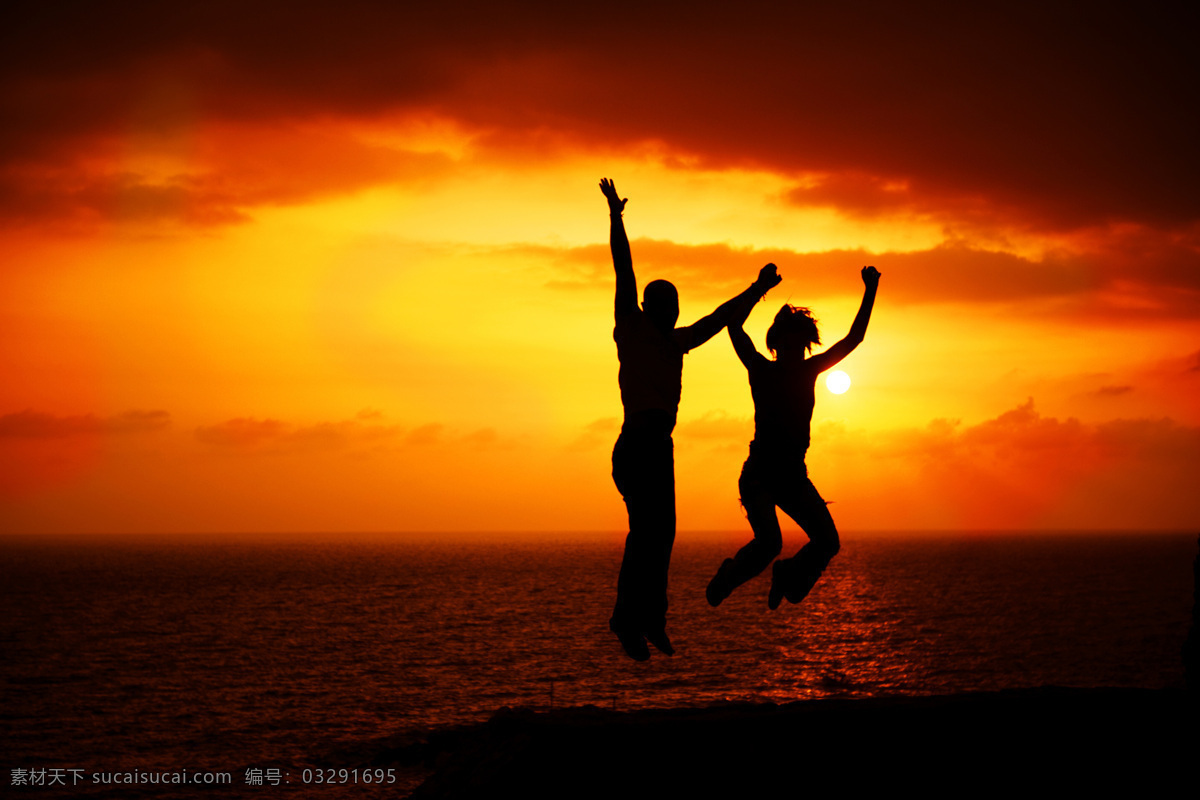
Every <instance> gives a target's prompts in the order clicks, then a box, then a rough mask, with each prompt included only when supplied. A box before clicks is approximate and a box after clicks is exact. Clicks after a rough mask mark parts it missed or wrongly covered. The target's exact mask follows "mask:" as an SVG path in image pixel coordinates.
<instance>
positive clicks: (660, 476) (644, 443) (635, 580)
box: [609, 432, 675, 660]
mask: <svg viewBox="0 0 1200 800" xmlns="http://www.w3.org/2000/svg"><path fill="white" fill-rule="evenodd" d="M613 481H614V482H615V483H616V484H617V489H618V490H619V491H620V492H621V495H622V496H623V497H624V498H625V507H626V509H627V510H628V512H629V535H628V536H626V537H625V555H624V558H623V559H622V561H621V573H620V575H619V576H618V578H617V604H616V607H615V608H614V609H613V616H612V619H611V620H610V623H609V624H610V627H611V628H612V630H613V632H614V633H616V634H617V638H619V639H620V640H621V645H622V646H623V647H624V648H625V651H626V652H627V653H629V655H630V656H631V657H633V658H635V659H638V660H644V659H645V658H649V651H647V650H646V645H645V642H644V641H643V638H649V639H650V641H651V643H653V644H654V645H655V646H656V647H658V648H659V649H660V650H662V651H663V652H666V653H667V654H668V655H669V654H670V653H672V652H674V651H673V650H672V649H671V645H670V642H669V641H668V640H667V638H666V633H665V627H666V619H667V573H668V570H669V569H670V565H671V549H672V547H673V546H674V544H675V455H674V445H673V443H672V441H671V437H670V435H669V434H666V435H662V434H644V433H638V434H630V433H626V432H622V434H621V436H620V438H618V439H617V444H616V447H615V448H613Z"/></svg>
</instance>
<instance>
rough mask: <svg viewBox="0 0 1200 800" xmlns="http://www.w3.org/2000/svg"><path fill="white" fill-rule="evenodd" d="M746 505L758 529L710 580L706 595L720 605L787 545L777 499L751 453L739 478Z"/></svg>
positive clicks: (753, 525) (716, 604)
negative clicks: (780, 525) (780, 528)
mask: <svg viewBox="0 0 1200 800" xmlns="http://www.w3.org/2000/svg"><path fill="white" fill-rule="evenodd" d="M738 489H739V490H740V491H741V495H742V507H743V508H744V509H746V519H747V520H749V522H750V528H751V530H753V531H754V539H753V540H751V542H750V543H749V544H747V545H746V546H745V547H743V548H742V549H741V550H738V552H737V555H735V556H734V557H733V558H727V559H725V561H724V563H722V564H721V567H720V569H718V570H717V574H716V575H715V576H713V579H712V580H711V581H710V582H709V584H708V590H707V591H706V592H705V596H706V597H707V598H708V602H709V605H713V606H718V605H720V604H721V601H723V600H724V599H725V598H726V597H729V595H730V594H731V593H732V592H733V590H734V589H736V588H737V587H739V586H741V585H742V584H743V583H745V582H746V581H748V580H750V579H751V578H753V577H754V576H755V575H758V574H759V573H760V572H762V571H763V570H764V569H766V568H767V565H768V564H770V563H771V562H772V561H773V560H774V559H775V557H776V556H777V555H779V552H780V550H781V549H782V548H783V535H782V533H781V532H780V530H779V518H778V517H777V516H776V515H775V499H774V497H773V495H772V494H771V491H770V490H769V489H768V488H767V485H766V482H765V481H764V480H763V477H762V470H761V468H760V465H759V463H758V461H757V460H756V459H755V458H754V456H753V455H751V456H750V457H749V458H747V459H746V463H745V464H743V465H742V475H741V477H740V478H739V479H738Z"/></svg>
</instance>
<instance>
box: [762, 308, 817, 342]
mask: <svg viewBox="0 0 1200 800" xmlns="http://www.w3.org/2000/svg"><path fill="white" fill-rule="evenodd" d="M820 343H821V333H820V331H818V330H817V321H816V320H815V319H813V315H812V312H811V311H809V310H808V309H807V308H802V307H800V306H791V305H785V306H784V307H783V308H781V309H779V313H778V314H776V315H775V321H774V322H772V323H771V327H770V328H768V329H767V349H768V350H770V351H771V352H772V353H779V352H780V351H783V350H788V351H792V352H800V351H809V352H811V351H812V346H813V345H814V344H820Z"/></svg>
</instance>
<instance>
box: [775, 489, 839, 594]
mask: <svg viewBox="0 0 1200 800" xmlns="http://www.w3.org/2000/svg"><path fill="white" fill-rule="evenodd" d="M779 507H780V508H782V509H783V510H784V512H785V513H786V514H787V515H788V516H789V517H791V518H792V519H794V520H795V521H796V524H797V525H799V526H800V527H801V528H803V529H804V532H805V533H806V534H808V539H809V541H808V544H806V545H804V547H802V548H800V552H798V553H797V554H796V555H795V556H793V557H791V558H785V559H780V560H779V561H777V562H776V563H775V568H774V569H773V570H772V574H771V592H770V594H769V595H768V596H767V605H768V606H770V607H771V608H778V607H779V603H780V601H781V600H782V599H783V598H784V597H786V598H787V599H788V602H789V603H799V602H800V601H801V600H803V599H804V598H805V597H806V596H807V595H808V593H809V592H810V591H812V588H813V586H815V585H816V583H817V581H818V580H819V579H820V577H821V573H822V572H824V571H825V567H827V566H828V565H829V562H830V560H832V559H833V557H834V556H835V555H837V553H838V550H840V549H841V542H840V540H839V539H838V532H837V526H835V525H834V524H833V516H832V515H831V514H830V513H829V506H828V505H826V503H825V501H824V500H823V499H821V495H820V493H818V492H817V488H816V487H815V486H813V484H812V481H810V480H809V479H808V475H807V474H805V475H804V476H802V477H800V478H799V479H794V480H791V481H789V486H788V489H787V491H786V492H783V493H781V496H780V498H779Z"/></svg>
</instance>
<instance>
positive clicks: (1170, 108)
mask: <svg viewBox="0 0 1200 800" xmlns="http://www.w3.org/2000/svg"><path fill="white" fill-rule="evenodd" d="M7 8H8V10H7V11H6V14H5V17H6V18H5V24H4V25H2V26H0V27H2V28H3V29H4V33H3V34H0V35H2V36H3V37H4V40H3V42H2V43H0V45H2V47H0V53H2V54H3V55H0V76H2V77H0V112H2V113H3V115H4V117H5V120H6V122H5V125H4V126H3V128H2V129H0V130H2V131H3V132H2V133H0V152H2V153H3V159H4V162H5V164H7V165H10V166H11V165H13V164H27V163H30V162H32V163H57V161H59V160H61V159H62V158H63V157H64V154H65V153H70V152H72V151H73V149H78V148H80V147H86V146H87V144H88V142H90V141H91V139H92V137H99V136H104V135H110V134H113V133H114V132H119V131H121V130H123V129H127V128H129V127H130V126H138V127H139V128H146V127H150V128H153V127H155V126H158V127H161V128H164V129H166V128H170V127H171V126H174V125H178V124H181V123H182V122H184V121H185V120H188V119H194V118H196V117H197V116H200V117H203V118H204V119H206V120H213V119H216V120H222V121H231V120H233V121H243V122H246V121H251V122H255V123H263V124H275V123H282V122H286V121H289V120H295V119H298V118H304V117H312V116H321V115H328V116H334V117H338V116H355V115H363V116H370V115H376V114H381V113H386V112H394V111H403V110H425V111H431V112H435V113H439V114H442V115H444V116H447V117H450V118H453V119H457V120H459V121H460V122H463V123H464V124H467V125H468V126H472V127H480V128H487V129H488V130H490V131H491V132H492V141H493V142H495V143H503V142H505V141H508V142H517V141H520V140H521V139H522V138H523V137H524V136H525V135H527V134H529V133H530V132H533V131H537V130H545V129H546V128H552V129H555V130H558V131H560V132H562V134H563V135H566V136H568V137H570V138H571V139H572V140H575V141H578V142H580V143H581V144H585V145H586V144H590V145H596V146H603V147H619V146H622V145H627V144H632V143H635V142H641V141H645V140H660V141H662V142H664V143H666V145H667V146H668V148H670V149H671V150H672V151H673V152H677V153H681V154H687V155H690V156H692V157H694V158H696V159H698V160H699V161H698V163H701V164H703V165H709V166H729V165H757V166H762V167H767V168H771V169H777V170H782V171H785V172H787V171H795V172H797V173H806V172H813V171H815V172H820V173H846V174H854V175H860V176H867V177H866V178H864V179H863V180H865V181H866V183H865V184H864V185H866V186H867V188H870V187H871V186H872V185H873V186H876V187H878V186H894V185H899V184H907V185H908V186H909V187H910V191H909V192H908V196H907V198H905V199H904V202H905V203H907V204H909V205H914V206H916V207H922V206H924V207H929V206H931V204H932V205H934V206H937V205H939V204H942V205H948V207H946V208H942V209H941V210H942V211H945V212H947V213H951V212H952V211H953V208H954V206H955V205H956V204H961V203H963V202H967V201H970V202H971V203H974V204H976V205H979V206H980V207H981V208H983V209H984V210H985V211H987V210H988V209H991V210H992V211H993V212H994V213H995V214H998V215H1000V216H1002V217H1005V218H1006V219H1007V218H1011V217H1013V216H1014V214H1018V215H1023V217H1024V220H1023V221H1024V222H1025V223H1026V224H1030V225H1035V226H1038V227H1043V228H1059V229H1063V228H1075V227H1081V226H1089V225H1094V224H1097V223H1105V222H1110V221H1113V220H1134V221H1139V222H1143V223H1146V224H1151V225H1154V226H1158V227H1174V226H1180V225H1183V224H1185V223H1188V222H1190V221H1194V220H1196V219H1197V218H1200V196H1198V194H1197V193H1196V192H1195V190H1194V187H1195V185H1196V183H1197V180H1198V179H1200V169H1198V156H1197V148H1196V147H1195V142H1196V141H1197V140H1198V139H1200V123H1198V116H1197V110H1196V103H1195V102H1194V86H1195V84H1196V79H1197V76H1198V69H1197V64H1198V63H1200V62H1198V55H1197V53H1198V52H1200V48H1196V47H1195V46H1194V42H1193V41H1192V39H1193V34H1194V25H1192V24H1190V23H1189V21H1188V18H1187V16H1186V15H1187V14H1188V13H1189V12H1188V10H1187V8H1186V4H1171V5H1163V6H1156V5H1139V6H1133V5H1126V6H1115V5H1114V6H1106V5H1102V4H1094V3H1053V4H1044V3H1042V4H1012V3H1007V4H1003V5H996V6H990V7H989V6H981V5H978V4H962V3H956V4H950V3H924V4H890V3H843V4H837V5H836V7H834V6H833V4H792V5H785V4H756V3H741V4H737V5H736V6H733V5H730V6H724V7H721V8H703V7H697V6H694V5H684V4H655V5H653V6H647V5H644V4H642V5H638V4H628V5H625V6H623V5H621V4H615V5H614V4H604V5H603V6H597V7H595V9H590V8H589V9H586V10H573V9H567V8H564V7H563V6H561V5H560V4H557V3H554V4H552V3H549V2H540V3H526V4H520V5H518V6H512V5H509V4H491V3H481V2H480V3H474V4H462V3H460V4H446V5H438V6H436V7H435V6H434V5H433V4H429V5H422V6H416V5H414V4H410V3H384V2H376V3H370V2H353V1H351V2H338V3H317V4H313V3H309V4H303V3H283V2H258V3H232V2H216V3H203V4H194V7H193V6H183V5H176V4H164V3H148V2H147V3H83V2H79V3H68V2H57V3H41V2H39V3H15V4H10V5H9V6H8V7H7ZM8 180H9V181H12V180H14V178H13V176H12V175H11V173H10V174H8ZM861 188H862V187H860V189H861ZM11 191H12V190H10V193H11ZM822 191H823V192H824V198H822V197H821V196H820V194H821V192H822ZM855 193H856V191H854V190H853V187H847V186H845V185H843V186H841V187H838V186H835V185H827V186H825V187H824V189H823V190H820V191H818V193H817V195H813V196H809V197H807V198H806V197H805V196H804V193H803V192H799V193H797V194H795V195H794V196H793V198H792V199H793V200H794V201H795V202H809V201H816V200H822V199H825V200H830V199H832V200H834V201H847V200H849V201H850V204H851V206H853V207H855V208H857V209H858V210H859V211H870V210H872V209H873V208H879V207H886V206H887V204H888V203H889V202H891V203H895V202H897V201H899V200H900V199H901V196H900V195H897V194H891V195H888V194H887V193H886V192H883V193H880V192H879V191H874V192H871V191H868V192H865V193H864V192H862V191H857V195H858V196H859V199H858V201H857V206H854V202H853V198H850V197H849V195H852V194H855ZM252 201H253V200H252V199H251V200H249V201H248V202H252Z"/></svg>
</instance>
